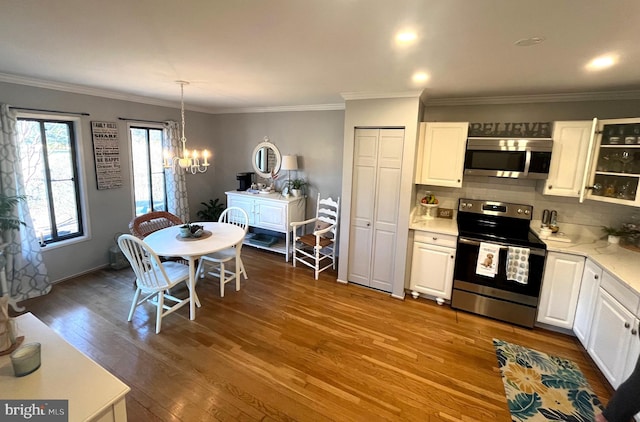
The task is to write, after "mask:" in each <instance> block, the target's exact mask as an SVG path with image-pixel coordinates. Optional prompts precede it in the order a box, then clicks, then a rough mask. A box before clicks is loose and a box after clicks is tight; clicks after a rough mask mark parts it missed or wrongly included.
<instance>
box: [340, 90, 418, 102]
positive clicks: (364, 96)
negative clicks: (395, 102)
mask: <svg viewBox="0 0 640 422" xmlns="http://www.w3.org/2000/svg"><path fill="white" fill-rule="evenodd" d="M340 95H341V96H342V98H344V99H345V100H347V101H348V100H375V99H381V98H419V97H420V95H422V91H401V92H341V93H340Z"/></svg>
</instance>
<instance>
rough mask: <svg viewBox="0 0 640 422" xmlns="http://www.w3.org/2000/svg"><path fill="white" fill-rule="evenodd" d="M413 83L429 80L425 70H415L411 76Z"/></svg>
mask: <svg viewBox="0 0 640 422" xmlns="http://www.w3.org/2000/svg"><path fill="white" fill-rule="evenodd" d="M411 79H413V82H415V83H423V82H426V81H428V80H429V75H428V74H426V73H425V72H416V73H414V74H413V76H412V77H411Z"/></svg>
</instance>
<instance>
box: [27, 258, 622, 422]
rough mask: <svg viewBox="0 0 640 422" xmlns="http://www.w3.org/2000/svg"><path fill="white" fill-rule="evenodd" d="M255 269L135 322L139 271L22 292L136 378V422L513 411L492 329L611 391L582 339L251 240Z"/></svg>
mask: <svg viewBox="0 0 640 422" xmlns="http://www.w3.org/2000/svg"><path fill="white" fill-rule="evenodd" d="M242 252H243V259H244V263H245V267H246V269H247V273H248V274H249V280H246V281H245V280H243V281H242V289H241V290H240V291H239V292H236V291H235V290H234V287H233V286H232V284H229V285H227V290H226V291H225V297H224V298H220V295H219V291H218V283H217V282H216V281H215V280H212V279H206V280H204V281H202V280H201V281H200V282H199V283H198V286H197V291H198V295H199V296H200V300H201V302H202V308H199V309H198V310H197V318H196V320H195V321H189V318H188V307H185V308H182V309H180V310H179V311H177V312H176V313H174V314H172V315H170V316H168V317H166V318H164V319H163V322H162V332H161V333H160V334H158V335H156V334H155V331H154V330H155V326H154V324H155V320H154V315H155V314H154V311H155V308H153V307H152V306H151V305H145V306H143V307H142V308H140V309H138V310H137V311H136V314H135V317H134V320H133V321H132V322H131V323H128V322H127V320H126V319H127V313H128V310H129V306H130V303H131V299H132V297H133V292H134V289H133V286H132V280H133V275H132V272H131V271H130V270H128V269H126V270H120V271H113V270H104V271H99V272H96V273H93V274H89V275H85V276H82V277H78V278H75V279H73V280H69V281H66V282H63V283H60V284H57V285H55V286H54V288H53V291H52V292H51V293H50V294H49V295H47V296H44V297H40V298H36V299H31V300H29V301H25V302H23V304H24V305H26V307H27V310H28V311H30V312H33V313H34V314H35V315H36V316H37V317H38V318H40V319H41V320H43V321H44V322H45V323H46V324H47V325H49V326H50V327H52V328H53V329H54V330H55V331H57V332H58V333H59V334H60V335H61V336H62V337H64V338H65V339H66V340H67V341H69V342H70V343H71V344H73V345H74V346H75V347H77V348H78V349H80V350H81V351H83V352H84V353H85V354H87V355H88V356H90V357H91V358H93V359H94V360H95V361H96V362H98V363H99V364H100V365H102V366H103V367H105V368H106V369H107V370H108V371H110V372H111V373H113V374H114V375H115V376H117V377H118V378H120V379H121V380H122V381H123V382H125V383H126V384H127V385H129V386H130V387H131V392H130V393H129V394H128V396H127V412H128V417H129V420H130V421H153V420H166V421H179V420H183V421H196V420H233V421H236V420H240V421H255V420H261V421H276V420H278V421H292V420H297V421H311V420H312V421H325V420H326V421H329V420H340V421H361V420H362V421H364V420H367V421H369V420H402V421H412V420H415V421H508V420H510V415H509V411H508V409H507V405H506V400H505V397H504V389H503V385H502V380H501V377H500V372H499V370H498V366H497V360H496V355H495V351H494V348H493V345H492V339H493V338H500V339H502V340H506V341H510V342H514V343H518V344H521V345H524V346H528V347H531V348H534V349H537V350H540V351H544V352H547V353H550V354H557V355H560V356H562V357H565V358H568V359H571V360H573V361H575V362H576V363H578V365H579V366H580V368H581V369H582V371H583V373H584V374H585V376H586V377H587V378H588V380H589V382H590V384H591V386H592V387H593V389H594V391H595V392H596V394H598V396H599V397H600V399H601V400H602V401H603V402H607V401H608V400H609V397H610V395H611V390H610V387H609V386H608V384H607V383H606V381H605V380H604V378H603V377H602V375H601V374H600V373H599V372H598V370H597V369H596V367H595V365H594V364H593V362H592V361H591V360H590V358H589V357H588V355H587V354H586V352H585V351H584V349H583V348H582V346H581V345H580V343H579V342H578V340H577V339H576V338H574V337H571V336H567V335H563V334H558V333H554V332H550V331H547V330H542V329H533V330H529V329H525V328H519V327H515V326H512V325H509V324H506V323H502V322H497V321H493V320H490V319H487V318H482V317H478V316H474V315H471V314H466V313H462V312H456V311H454V310H452V309H451V308H450V307H448V306H446V305H445V306H438V305H437V304H435V302H432V301H428V300H422V299H420V300H413V299H411V298H410V296H407V299H406V300H404V301H401V300H398V299H393V298H391V297H390V296H389V295H388V294H386V293H380V292H377V291H374V290H370V289H367V288H363V287H359V286H357V285H351V284H350V285H343V284H338V283H336V281H335V279H336V274H335V273H332V272H330V271H325V272H324V273H322V275H321V278H320V280H318V281H315V280H314V279H313V271H311V270H310V269H309V268H301V267H297V268H295V269H294V268H293V267H292V266H291V263H288V264H287V263H285V262H284V258H283V256H282V255H275V254H271V253H268V252H264V251H259V250H256V249H253V248H250V247H245V248H243V251H242Z"/></svg>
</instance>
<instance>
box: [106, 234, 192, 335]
mask: <svg viewBox="0 0 640 422" xmlns="http://www.w3.org/2000/svg"><path fill="white" fill-rule="evenodd" d="M118 246H119V247H120V249H121V250H122V253H123V254H124V256H125V257H126V258H127V259H128V260H129V263H130V264H131V268H133V272H134V273H135V275H136V292H135V294H134V296H133V301H132V302H131V309H130V311H129V317H128V321H131V320H132V319H133V313H134V312H135V310H136V308H137V307H138V306H139V305H141V304H143V303H144V302H147V301H148V302H149V303H152V304H153V305H155V306H156V307H157V308H158V309H157V312H156V334H158V333H159V332H160V329H161V325H162V318H163V317H165V316H167V315H169V314H170V313H172V312H174V311H176V310H178V309H180V308H181V307H183V306H184V305H186V304H188V303H189V298H191V297H193V298H194V300H195V302H196V305H197V306H200V301H199V300H198V296H196V293H195V292H190V293H191V294H190V295H189V296H188V297H187V298H186V299H179V298H177V297H175V296H172V295H171V294H170V293H169V289H170V288H172V287H173V286H176V285H178V284H180V283H182V282H184V283H185V284H186V285H187V289H188V288H189V267H188V266H187V265H184V264H180V263H177V262H161V261H160V257H158V255H157V254H156V253H155V252H154V251H153V250H152V249H151V248H150V247H149V246H148V245H147V244H146V243H144V241H143V240H141V239H138V238H137V237H135V236H132V235H130V234H123V235H121V236H120V237H119V238H118ZM141 295H144V297H143V298H142V299H140V296H141ZM165 300H168V301H171V302H173V305H172V306H169V305H167V304H165Z"/></svg>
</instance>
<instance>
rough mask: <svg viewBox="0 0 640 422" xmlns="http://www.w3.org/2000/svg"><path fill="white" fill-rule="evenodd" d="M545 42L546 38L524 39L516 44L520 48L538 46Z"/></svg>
mask: <svg viewBox="0 0 640 422" xmlns="http://www.w3.org/2000/svg"><path fill="white" fill-rule="evenodd" d="M544 40H545V37H531V38H523V39H521V40H518V41H516V42H515V45H517V46H518V47H531V46H532V45H538V44H540V43H541V42H543V41H544Z"/></svg>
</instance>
